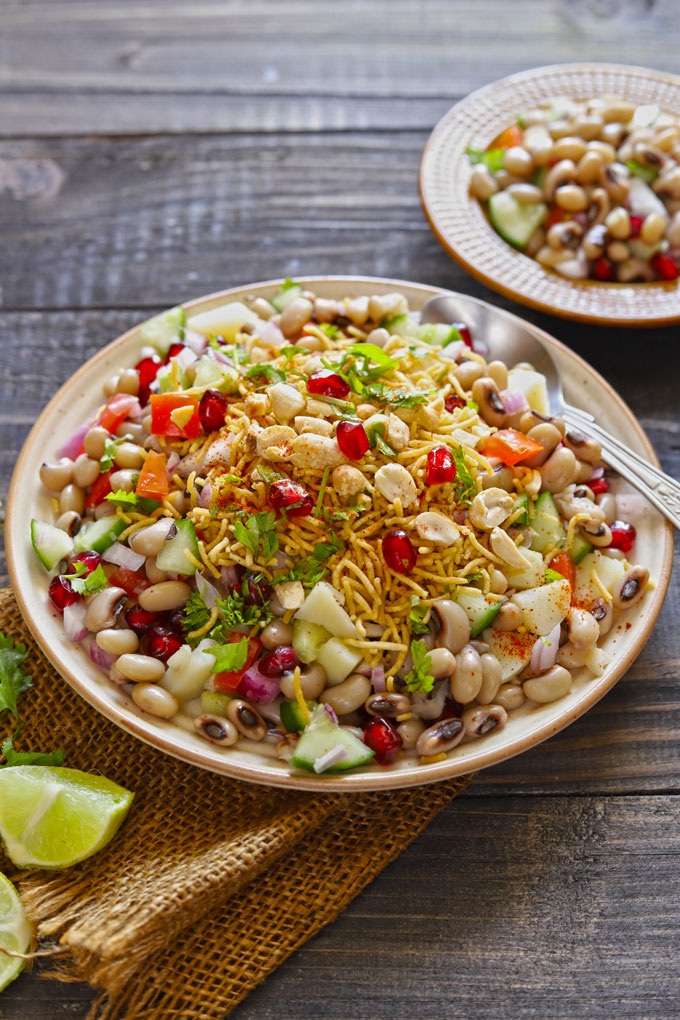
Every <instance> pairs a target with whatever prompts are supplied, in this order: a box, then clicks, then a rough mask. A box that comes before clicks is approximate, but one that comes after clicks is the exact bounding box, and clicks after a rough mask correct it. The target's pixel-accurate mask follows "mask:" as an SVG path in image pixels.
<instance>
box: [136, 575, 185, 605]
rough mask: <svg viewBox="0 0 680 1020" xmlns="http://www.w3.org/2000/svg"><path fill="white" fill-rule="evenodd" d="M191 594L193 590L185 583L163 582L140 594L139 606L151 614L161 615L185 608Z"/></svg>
mask: <svg viewBox="0 0 680 1020" xmlns="http://www.w3.org/2000/svg"><path fill="white" fill-rule="evenodd" d="M190 594H191V588H190V587H189V585H188V584H185V583H184V581H161V582H160V584H152V585H151V587H150V588H145V589H144V591H143V592H141V593H140V595H139V604H140V606H141V607H142V609H147V610H148V611H149V612H150V613H161V612H163V611H164V610H166V609H178V608H179V607H180V606H183V605H184V603H185V602H186V600H187V599H188V598H189V595H190Z"/></svg>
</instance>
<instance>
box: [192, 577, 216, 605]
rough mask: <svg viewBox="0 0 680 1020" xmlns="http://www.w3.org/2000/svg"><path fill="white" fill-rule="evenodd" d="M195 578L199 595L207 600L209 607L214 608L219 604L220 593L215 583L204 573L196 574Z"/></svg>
mask: <svg viewBox="0 0 680 1020" xmlns="http://www.w3.org/2000/svg"><path fill="white" fill-rule="evenodd" d="M195 580H196V587H197V588H198V593H199V595H200V596H201V598H202V599H203V601H204V602H205V604H206V606H207V607H208V609H212V608H213V607H214V606H216V605H217V599H218V597H219V594H220V593H219V592H218V590H217V588H216V587H215V585H214V584H211V583H210V581H208V580H206V578H205V577H204V576H203V574H196V578H195Z"/></svg>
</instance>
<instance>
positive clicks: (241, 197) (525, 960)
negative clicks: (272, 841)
mask: <svg viewBox="0 0 680 1020" xmlns="http://www.w3.org/2000/svg"><path fill="white" fill-rule="evenodd" d="M0 39H1V42H0V46H1V47H2V50H3V51H4V52H3V57H2V59H3V64H4V70H3V79H2V80H3V85H4V88H3V92H4V95H3V100H2V106H1V107H0V182H2V185H4V191H2V194H1V195H0V210H1V216H2V224H3V231H2V245H1V246H0V281H1V284H2V292H1V309H2V310H1V314H0V319H1V322H2V362H3V372H2V375H1V377H0V430H1V435H0V495H1V496H2V497H3V498H4V497H5V496H6V491H7V486H8V482H9V477H10V472H11V469H12V465H13V462H14V459H15V457H16V455H17V453H18V451H19V448H20V446H21V443H22V441H23V439H24V436H25V435H26V433H27V432H28V429H29V427H30V425H31V423H32V422H33V420H34V419H35V416H36V414H37V413H38V411H39V410H40V409H41V408H42V406H43V405H44V404H45V403H46V401H47V400H48V398H49V397H50V396H51V395H52V393H53V392H54V391H55V389H56V388H57V386H58V385H59V384H60V383H61V382H62V381H64V380H65V379H67V378H68V376H69V375H70V373H71V372H72V371H73V370H74V369H75V368H76V367H77V366H78V365H79V364H80V363H81V362H82V361H83V360H84V359H85V358H86V357H88V356H89V355H90V354H92V353H93V352H94V351H95V350H96V349H97V348H98V347H100V346H101V345H102V344H104V343H106V342H107V341H108V340H110V339H111V338H113V337H114V336H116V335H117V334H119V333H120V332H122V331H123V330H124V329H125V328H126V327H128V326H129V325H132V324H133V323H135V322H137V321H139V320H140V319H142V318H145V317H146V316H148V315H149V314H151V313H153V312H154V311H156V310H159V309H162V308H163V307H166V306H168V305H171V304H175V303H176V302H179V301H182V300H183V299H188V298H191V297H193V296H196V295H199V294H202V293H206V292H208V291H211V290H217V289H220V288H223V287H226V286H230V285H236V284H240V283H246V282H249V281H254V280H258V279H267V278H271V277H277V276H286V275H291V276H295V275H296V274H300V275H301V274H304V273H310V274H318V273H364V274H372V275H378V276H394V277H402V278H404V279H411V280H418V281H423V282H427V283H432V284H437V285H441V286H446V287H451V288H454V289H460V290H464V291H467V292H469V293H471V294H473V295H476V296H479V297H482V298H484V299H486V300H488V301H491V302H493V303H496V304H499V305H503V306H504V307H512V306H511V305H510V303H509V302H507V301H505V300H503V299H501V298H499V297H497V296H496V295H495V294H493V293H491V292H489V291H487V290H485V289H484V288H483V287H482V286H481V285H479V284H477V283H475V282H474V281H473V280H471V279H469V278H468V277H467V276H466V275H465V274H464V273H463V271H462V270H461V269H459V268H458V267H457V266H456V265H455V264H454V263H452V262H451V261H450V260H449V259H448V258H447V256H446V255H445V254H444V252H443V251H442V250H441V249H440V247H439V245H438V244H437V242H436V241H435V240H434V238H433V236H432V235H431V233H430V231H429V229H428V226H427V223H426V221H425V218H424V216H423V213H422V211H421V208H420V202H419V199H418V192H417V169H418V159H419V155H420V151H421V149H422V147H423V145H424V143H425V140H426V138H427V135H428V132H429V131H430V129H431V127H432V126H433V124H434V123H435V122H436V121H437V119H438V118H439V117H440V116H441V115H442V114H443V113H444V112H445V111H446V109H447V108H448V107H449V106H450V105H451V103H452V102H453V101H454V100H456V99H457V98H459V97H461V96H463V95H464V94H466V93H467V92H469V91H470V90H471V89H473V88H476V87H477V86H480V85H482V84H484V83H486V82H489V81H491V80H493V79H495V78H498V77H500V76H502V75H505V74H508V73H511V72H513V71H517V70H520V69H522V68H525V67H529V66H531V65H536V64H542V63H551V62H559V61H569V60H613V61H620V62H628V63H634V64H646V65H649V66H652V67H657V68H661V69H664V70H670V71H673V70H677V59H676V55H677V52H678V47H679V45H680V19H678V17H677V4H675V3H674V2H673V0H628V2H626V0H619V2H616V0H612V2H611V3H609V4H604V3H598V2H596V0H573V2H569V0H563V2H556V0H514V2H512V3H510V2H507V0H474V2H465V0H420V2H415V0H375V2H363V3H362V2H359V0H354V2H352V0H335V2H333V0H316V2H311V0H295V2H293V0H280V2H275V0H255V2H249V3H246V2H245V0H231V2H229V3H225V2H219V0H197V2H196V3H194V4H188V3H187V4H182V3H173V2H169V0H145V2H143V3H130V2H127V0H116V2H115V3H114V2H113V0H89V2H86V0H75V2H70V3H68V2H59V0H43V2H34V0H24V2H19V3H11V2H8V0H5V3H4V4H3V7H2V12H1V13H0ZM0 52H1V51H0ZM0 186H1V185H0ZM514 310H518V309H514ZM519 311H520V312H521V309H519ZM522 314H524V315H526V316H527V318H529V319H531V320H532V321H534V322H537V323H539V324H540V325H541V326H543V327H544V328H546V329H547V330H549V331H552V332H553V333H554V334H555V335H556V336H558V337H560V338H561V339H562V340H564V341H566V342H567V343H568V344H570V345H571V346H573V347H574V348H575V349H576V350H577V351H578V352H579V353H581V354H583V355H584V356H585V357H587V358H588V359H589V360H590V361H591V362H592V363H593V364H594V365H595V367H596V368H598V369H599V370H600V371H601V372H602V373H603V374H604V375H605V376H606V377H607V379H608V380H609V381H610V382H611V383H612V384H613V385H614V386H615V387H616V388H617V389H618V390H619V392H620V393H621V394H622V395H623V397H624V398H625V399H626V400H627V401H628V403H629V404H630V406H631V407H632V408H633V410H634V411H635V412H636V413H637V415H638V416H639V418H640V420H641V422H642V424H643V426H644V427H645V428H646V430H647V432H648V434H649V435H650V437H651V439H652V441H653V443H654V445H655V447H656V449H657V451H658V453H659V456H660V458H661V460H662V462H663V465H664V467H665V468H666V470H667V471H669V472H671V473H672V474H675V475H676V476H677V475H679V474H680V421H679V416H678V382H679V378H678V368H679V360H678V354H677V347H676V346H675V345H676V343H677V336H678V330H677V327H676V328H675V329H666V330H655V331H650V330H648V331H637V332H626V331H619V330H607V329H595V328H591V327H588V326H582V325H572V324H568V323H565V322H561V321H559V320H556V319H552V318H550V317H548V316H543V315H539V314H536V313H532V312H526V311H525V312H522ZM678 612H680V583H679V582H678V577H677V574H676V578H675V580H674V581H673V583H672V585H671V589H670V592H669V595H668V599H667V601H666V606H665V608H664V611H663V612H662V615H661V617H660V619H659V622H658V625H657V627H656V630H655V631H654V633H653V635H652V637H651V639H650V641H649V643H648V645H647V647H646V648H645V650H644V652H643V653H642V655H641V656H640V658H639V659H638V661H637V662H636V663H635V665H634V666H633V667H632V669H631V670H630V671H629V672H628V674H627V675H626V676H625V677H624V678H623V679H622V680H621V681H620V682H619V684H618V685H617V687H616V688H615V690H614V691H612V692H611V693H610V694H609V695H608V696H607V697H606V698H605V699H604V701H603V702H601V703H600V704H599V705H598V706H597V707H596V708H595V709H593V710H592V711H591V712H590V713H589V714H588V715H587V716H586V717H585V718H583V719H581V720H580V721H579V722H578V723H576V724H574V725H573V726H571V727H570V728H569V729H568V730H566V731H565V732H563V733H562V734H560V735H559V736H557V737H555V738H554V739H553V740H550V741H549V742H548V743H546V744H543V745H542V746H541V747H539V748H537V749H535V750H534V751H532V752H531V753H528V754H525V755H523V756H522V757H520V758H518V759H516V760H514V761H509V762H506V763H505V764H502V765H500V766H498V767H497V768H494V769H490V770H488V771H487V772H485V773H484V774H482V775H480V776H479V777H478V778H477V779H476V781H475V782H474V783H473V785H472V786H471V787H470V789H469V791H468V792H467V793H466V794H465V796H464V797H462V798H461V799H460V800H458V801H457V802H455V803H454V804H453V805H452V806H451V808H450V809H449V810H448V811H446V812H444V814H442V815H441V816H440V817H439V818H438V819H437V820H436V821H435V822H434V823H433V824H432V825H431V826H430V828H429V829H428V830H427V832H426V833H425V834H424V835H423V836H421V838H420V839H418V840H417V841H416V842H415V843H414V844H413V845H412V846H411V847H410V848H409V850H407V851H406V852H405V853H404V854H403V855H402V857H401V858H400V859H399V860H398V861H397V862H396V863H395V864H393V865H392V866H391V867H389V868H388V869H387V870H386V871H385V872H384V873H383V874H382V876H381V877H380V878H379V879H378V880H377V881H376V882H374V883H373V885H372V886H370V888H369V889H368V890H367V891H366V892H365V893H363V894H362V895H361V896H360V897H359V898H358V899H357V900H356V901H355V902H354V903H353V904H352V906H351V907H350V908H349V909H348V910H347V911H346V912H345V914H344V915H343V916H342V917H341V918H340V919H339V920H338V921H336V922H335V923H334V924H332V925H331V926H330V927H328V928H327V929H326V930H325V931H324V932H323V933H322V934H321V935H320V936H319V937H317V938H316V939H314V940H313V941H312V942H310V943H309V944H308V945H307V946H305V948H304V949H302V950H301V951H300V952H298V953H297V954H296V955H295V956H294V957H293V958H292V959H291V960H290V961H289V962H288V964H286V965H285V966H284V967H282V968H281V969H280V970H279V971H278V972H277V973H276V974H275V975H274V976H273V977H272V978H271V979H270V980H269V981H268V982H267V983H266V984H265V985H264V986H263V987H261V988H260V989H259V990H258V991H256V992H255V993H254V994H253V995H251V997H250V998H249V999H248V1000H247V1001H246V1002H245V1003H244V1004H243V1005H242V1006H241V1007H240V1008H239V1009H238V1010H236V1013H235V1014H234V1016H236V1017H238V1020H266V1018H272V1017H276V1018H277V1020H280V1018H282V1017H283V1018H287V1017H290V1018H306V1020H316V1018H318V1017H324V1018H325V1020H335V1018H340V1017H342V1018H344V1020H355V1018H356V1020H364V1018H366V1017H369V1016H370V1017H377V1018H390V1020H394V1018H399V1020H413V1018H416V1017H417V1018H420V1017H422V1018H426V1017H427V1018H432V1017H436V1018H440V1017H441V1018H443V1017H447V1018H452V1017H455V1018H456V1020H506V1018H507V1020H511V1018H512V1020H515V1018H518V1017H535V1018H540V1020H558V1018H569V1020H580V1018H603V1020H613V1018H616V1020H619V1018H624V1017H630V1018H635V1020H643V1018H649V1020H652V1018H653V1020H670V1018H677V1017H679V1016H680V977H679V974H678V969H677V955H678V949H679V948H680V937H679V935H678V924H679V922H680V887H679V886H678V881H677V867H678V859H679V858H678V854H680V826H679V823H680V796H679V794H680V754H679V751H678V736H679V729H680V697H679V695H678V689H677V679H678V672H679V669H680V627H678V622H677V616H678ZM90 997H91V993H90V992H89V990H88V989H87V988H86V987H84V986H79V985H58V984H55V983H47V982H45V981H38V980H37V979H36V978H35V977H33V976H25V975H24V976H22V977H21V978H20V979H19V980H18V981H17V982H16V983H15V984H14V985H13V986H12V987H11V989H10V990H8V991H7V992H6V993H4V994H3V996H2V999H1V1000H0V1016H1V1017H3V1018H5V1020H10V1018H11V1020H57V1018H65V1017H71V1018H74V1020H75V1018H78V1017H84V1016H85V1013H86V1012H87V1004H88V1002H89V1000H90Z"/></svg>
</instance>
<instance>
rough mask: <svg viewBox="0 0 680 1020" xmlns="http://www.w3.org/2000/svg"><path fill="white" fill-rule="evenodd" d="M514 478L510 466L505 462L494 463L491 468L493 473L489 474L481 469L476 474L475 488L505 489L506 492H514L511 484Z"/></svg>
mask: <svg viewBox="0 0 680 1020" xmlns="http://www.w3.org/2000/svg"><path fill="white" fill-rule="evenodd" d="M514 478H515V472H514V471H513V470H512V468H511V467H507V466H506V465H505V464H496V466H495V467H494V469H493V474H492V475H490V474H489V473H488V471H481V472H480V473H479V474H478V475H477V489H478V490H479V489H480V488H482V489H493V488H498V489H505V491H506V492H514V491H515V487H514V485H513V484H512V483H513V481H514Z"/></svg>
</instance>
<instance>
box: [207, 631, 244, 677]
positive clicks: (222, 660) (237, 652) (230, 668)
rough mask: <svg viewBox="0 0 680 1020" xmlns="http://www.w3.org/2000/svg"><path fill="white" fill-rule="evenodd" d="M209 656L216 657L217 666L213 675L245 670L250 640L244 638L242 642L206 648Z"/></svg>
mask: <svg viewBox="0 0 680 1020" xmlns="http://www.w3.org/2000/svg"><path fill="white" fill-rule="evenodd" d="M206 652H207V653H208V655H214V656H215V665H214V666H213V667H212V668H211V670H210V672H211V673H233V672H235V671H236V670H239V669H243V667H244V666H245V664H246V659H247V658H248V638H247V637H243V638H241V640H240V641H232V642H231V643H230V644H228V645H214V646H213V647H212V648H206Z"/></svg>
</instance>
